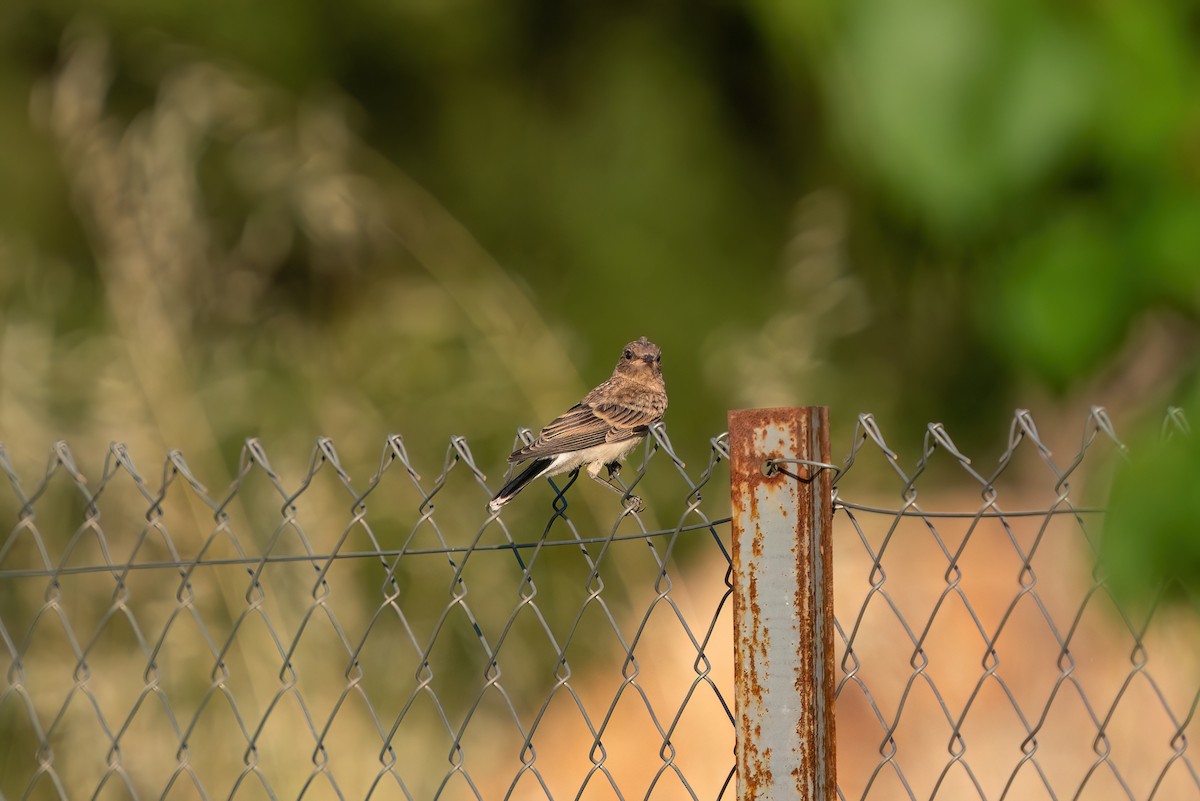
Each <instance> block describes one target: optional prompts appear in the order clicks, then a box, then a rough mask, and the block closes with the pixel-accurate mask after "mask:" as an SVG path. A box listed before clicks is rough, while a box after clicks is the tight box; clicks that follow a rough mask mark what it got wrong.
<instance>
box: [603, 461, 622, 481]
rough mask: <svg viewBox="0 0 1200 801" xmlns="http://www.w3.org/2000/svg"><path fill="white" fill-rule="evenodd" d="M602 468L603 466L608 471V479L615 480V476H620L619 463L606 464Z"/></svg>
mask: <svg viewBox="0 0 1200 801" xmlns="http://www.w3.org/2000/svg"><path fill="white" fill-rule="evenodd" d="M604 466H605V468H607V469H608V477H609V478H616V477H617V476H619V475H621V463H620V462H609V463H608V464H606V465H604Z"/></svg>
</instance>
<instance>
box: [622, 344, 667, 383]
mask: <svg viewBox="0 0 1200 801" xmlns="http://www.w3.org/2000/svg"><path fill="white" fill-rule="evenodd" d="M615 372H616V373H618V374H620V375H623V376H626V377H628V378H632V379H634V380H636V381H643V382H645V381H653V380H658V381H661V380H662V351H661V350H659V349H658V345H655V344H654V343H653V342H651V341H650V340H648V339H646V338H645V337H642V338H641V339H635V340H634V341H633V342H630V343H629V344H628V345H626V346H625V350H623V351H621V358H620V359H618V360H617V369H616V370H615Z"/></svg>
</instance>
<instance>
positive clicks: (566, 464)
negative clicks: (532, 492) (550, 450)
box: [542, 437, 642, 477]
mask: <svg viewBox="0 0 1200 801" xmlns="http://www.w3.org/2000/svg"><path fill="white" fill-rule="evenodd" d="M641 441H642V438H641V437H639V438H637V439H627V440H625V441H623V442H611V443H609V442H606V443H604V444H603V445H593V446H592V447H590V448H584V449H583V450H581V451H575V452H573V453H561V454H559V455H558V456H555V457H554V461H553V462H551V463H550V466H549V467H548V468H547V469H546V472H545V473H543V474H542V475H547V476H556V475H558V474H559V473H566V472H569V471H571V470H574V469H575V468H577V467H583V466H584V465H587V471H588V475H590V476H593V477H594V476H596V475H599V473H600V470H601V469H602V468H603V467H604V465H606V464H609V463H611V462H618V461H620V460H622V459H624V458H625V457H626V456H627V455H628V454H629V452H630V451H631V450H633V449H634V448H636V447H637V445H638V443H639V442H641Z"/></svg>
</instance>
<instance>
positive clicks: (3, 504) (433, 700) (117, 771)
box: [0, 426, 734, 799]
mask: <svg viewBox="0 0 1200 801" xmlns="http://www.w3.org/2000/svg"><path fill="white" fill-rule="evenodd" d="M528 436H529V433H528V432H521V437H523V438H525V439H527V438H528ZM708 450H709V457H708V461H707V464H706V465H705V466H704V467H703V469H701V470H699V471H692V472H690V473H689V472H688V470H687V469H686V468H685V465H684V463H683V462H682V461H681V460H680V459H679V458H678V457H677V456H676V455H675V452H674V450H673V448H672V446H671V443H670V441H669V439H668V438H667V434H666V431H665V429H663V428H662V427H661V426H659V427H656V428H655V429H654V431H653V436H652V437H651V438H650V440H649V442H648V445H647V448H646V450H645V453H644V458H643V459H642V460H641V464H640V466H638V467H636V468H635V469H634V470H632V471H631V470H630V468H629V467H627V468H626V474H629V473H631V472H632V473H633V475H632V477H631V486H634V485H641V486H642V487H643V489H640V490H639V492H641V493H642V494H643V495H644V496H645V497H646V498H647V499H649V500H651V501H652V502H653V503H654V504H655V505H654V506H652V507H651V508H650V509H648V510H647V512H642V513H638V512H634V511H632V510H627V509H623V508H622V507H621V506H620V504H619V503H613V505H612V506H611V507H600V506H599V502H600V501H611V500H612V499H611V498H604V499H592V500H594V501H595V502H596V503H597V507H598V508H604V509H605V511H604V512H603V513H604V514H607V515H608V517H609V524H608V525H607V526H606V528H602V529H600V530H599V531H598V532H591V533H589V534H588V535H586V536H585V534H584V533H583V530H581V526H582V524H581V523H579V522H578V521H579V519H584V520H588V519H591V516H590V515H588V514H587V513H586V509H581V510H579V511H581V512H582V514H577V513H576V511H577V510H576V505H577V504H578V503H583V502H584V501H583V500H581V499H587V497H588V491H587V489H586V488H583V487H580V488H578V489H577V490H576V491H575V492H570V491H569V486H570V483H571V482H570V480H568V483H567V484H565V485H562V484H560V485H551V486H553V487H554V489H555V490H556V491H555V492H548V491H546V488H545V485H544V484H543V485H542V487H541V488H539V490H537V491H535V490H534V489H532V488H531V489H530V490H529V491H527V492H526V493H525V495H523V496H522V498H521V499H520V502H514V503H513V504H511V505H510V506H509V507H507V508H506V509H505V510H504V513H503V515H502V516H497V515H492V514H488V513H487V511H486V508H485V506H486V501H487V499H488V497H489V495H490V492H489V484H488V482H487V480H486V478H485V476H484V474H483V472H482V471H481V470H480V468H479V466H478V465H477V464H476V462H475V460H474V457H473V456H472V454H471V450H470V447H469V444H468V443H467V441H466V440H464V439H462V438H461V437H455V438H453V439H452V441H451V443H450V445H449V447H448V449H447V451H446V455H445V459H444V462H443V465H442V468H441V470H440V472H439V473H438V474H437V475H436V477H435V478H433V480H431V481H426V480H423V479H422V477H421V475H420V474H419V473H418V471H417V470H416V469H415V467H414V463H413V461H412V460H410V458H409V455H408V453H407V452H406V450H405V445H404V441H403V439H402V438H401V437H399V436H393V437H390V438H389V439H388V441H387V443H386V446H385V449H384V453H383V457H382V460H381V462H380V466H379V469H378V471H377V472H376V474H375V475H374V476H373V477H372V478H371V479H370V480H368V481H367V482H366V483H365V484H356V482H355V481H354V480H352V478H351V476H350V475H349V473H348V472H347V471H346V470H345V469H343V467H342V465H341V463H340V461H339V458H338V454H337V451H336V449H335V447H334V444H333V442H331V441H330V440H328V439H321V440H319V441H318V443H317V445H316V448H315V449H314V451H313V455H312V459H311V462H310V463H309V465H308V468H307V470H306V471H304V473H303V476H302V478H301V479H300V480H299V482H298V483H297V484H295V485H289V484H288V482H287V481H285V480H284V479H283V478H282V477H281V475H280V473H278V472H276V471H275V470H274V469H273V468H272V466H271V464H270V461H269V460H268V458H267V454H266V452H265V451H264V449H263V447H262V446H261V444H260V443H258V442H256V441H254V440H251V441H249V442H247V444H246V445H245V448H244V449H243V451H242V454H241V460H240V465H239V467H238V471H237V474H236V477H235V479H234V480H233V482H232V485H231V486H230V487H229V489H228V490H226V491H225V492H224V493H221V494H212V493H210V492H209V491H208V490H207V489H206V488H205V486H204V485H203V484H202V483H201V482H200V480H199V479H198V477H197V476H196V475H194V474H193V472H192V470H191V469H190V468H189V466H188V464H187V462H186V461H185V459H184V457H183V455H182V454H179V453H172V454H170V455H169V457H168V458H167V460H166V463H165V464H164V465H163V467H162V470H161V479H160V480H158V481H154V480H152V476H151V474H147V473H143V472H141V471H140V470H139V469H138V468H137V467H136V466H135V464H134V461H133V456H132V455H131V454H130V453H129V452H128V450H127V449H126V448H125V447H124V446H122V445H120V444H113V445H112V446H111V447H110V449H109V451H108V453H107V457H106V459H105V462H104V466H103V468H102V470H101V471H100V474H99V476H98V477H97V478H89V477H88V476H87V475H85V473H84V471H83V470H82V469H81V468H80V467H79V465H78V464H77V462H76V460H75V456H74V454H73V453H72V452H71V450H70V449H69V448H68V446H67V445H65V444H63V443H59V444H57V445H55V446H54V448H53V451H52V453H51V455H50V459H49V464H48V467H47V469H46V471H45V473H44V475H42V476H40V477H38V479H37V480H36V481H34V482H30V484H31V486H30V487H29V489H26V488H25V487H26V482H25V481H23V480H22V478H21V477H20V476H19V475H18V471H17V470H16V469H15V468H14V466H13V461H12V459H11V458H10V455H9V454H8V453H7V452H4V451H3V450H2V449H0V470H3V471H4V472H5V474H6V475H7V477H8V489H9V492H8V494H7V495H6V496H5V497H3V498H0V511H2V512H3V513H4V514H5V515H6V516H7V517H8V519H9V520H10V521H13V523H12V524H11V525H12V527H11V530H10V531H9V533H8V535H7V537H6V539H5V540H4V541H3V545H2V546H0V642H2V643H3V653H4V658H5V659H6V661H7V665H5V666H4V667H5V670H4V675H5V678H6V684H5V686H4V688H3V692H2V693H0V742H3V747H0V798H36V799H43V798H45V799H75V798H99V797H109V796H112V797H116V798H126V797H128V798H135V799H137V798H198V799H208V798H234V797H237V798H242V797H255V798H258V797H264V798H269V799H276V798H316V797H320V798H337V799H343V798H388V799H391V798H397V799H429V798H454V799H458V798H476V799H484V798H487V799H493V798H519V799H536V798H546V799H549V798H572V797H606V798H612V797H616V798H626V797H629V798H640V797H648V798H649V797H653V798H692V799H700V798H704V799H713V798H722V797H724V798H728V797H732V792H733V790H732V777H733V764H734V760H733V739H734V734H733V726H732V712H731V710H730V707H729V701H728V698H729V687H730V685H731V682H732V667H731V657H730V655H729V654H728V650H729V648H728V643H729V642H730V640H731V630H730V626H731V623H730V612H729V609H728V606H729V596H730V593H729V548H728V537H729V525H728V523H729V520H728V517H727V516H726V517H724V518H721V517H719V516H717V517H714V516H713V515H712V514H711V513H710V512H709V511H708V506H712V505H713V504H711V503H708V504H705V503H704V501H703V498H702V496H701V490H703V489H705V488H706V487H707V486H708V485H709V484H710V482H711V481H712V480H713V477H714V474H715V473H719V471H720V470H721V469H723V467H722V462H723V461H724V460H725V459H726V458H727V456H728V451H727V449H726V445H725V442H724V440H723V439H721V438H718V439H715V440H713V441H712V442H711V443H710V447H709V449H708ZM156 472H157V471H156ZM492 483H493V484H495V482H492ZM585 483H586V482H585ZM497 486H498V485H497ZM715 486H716V489H715V491H714V493H713V494H714V496H715V499H716V501H717V503H716V504H715V508H718V509H725V510H727V508H728V507H727V501H725V500H724V496H726V495H727V489H726V488H727V478H726V479H719V480H718V481H717V482H716V485H715ZM538 492H541V493H542V495H541V497H540V498H539V497H538ZM547 514H548V515H549V516H548V517H547ZM684 564H686V565H687V569H688V577H689V582H691V583H689V584H686V585H685V584H683V583H681V582H680V570H681V566H682V565H684ZM698 578H699V581H697V579H698Z"/></svg>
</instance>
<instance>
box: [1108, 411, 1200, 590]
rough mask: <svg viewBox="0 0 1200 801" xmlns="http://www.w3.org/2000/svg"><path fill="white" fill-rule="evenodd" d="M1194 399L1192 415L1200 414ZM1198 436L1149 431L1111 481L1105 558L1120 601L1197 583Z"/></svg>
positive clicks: (1133, 444)
mask: <svg viewBox="0 0 1200 801" xmlns="http://www.w3.org/2000/svg"><path fill="white" fill-rule="evenodd" d="M1197 411H1200V410H1198V409H1197V407H1196V405H1195V404H1194V403H1193V404H1192V408H1191V409H1190V412H1191V415H1190V416H1191V418H1192V419H1197V418H1196V413H1197ZM1197 487H1200V440H1198V439H1197V438H1196V437H1194V436H1190V435H1189V436H1172V437H1168V438H1164V437H1163V436H1161V435H1160V434H1159V433H1158V432H1157V431H1154V432H1151V431H1149V430H1147V431H1146V432H1145V433H1144V434H1143V435H1142V436H1140V437H1138V438H1137V439H1135V440H1133V441H1132V442H1131V443H1130V457H1129V460H1128V461H1127V462H1126V463H1125V464H1124V465H1123V466H1122V468H1121V469H1120V470H1118V472H1117V475H1116V477H1115V479H1114V483H1113V490H1112V496H1111V500H1110V504H1109V512H1108V515H1107V520H1106V523H1105V529H1104V539H1103V546H1102V548H1101V558H1102V560H1103V563H1104V569H1105V573H1106V575H1107V576H1108V579H1109V583H1110V586H1111V587H1112V589H1113V591H1114V593H1115V594H1116V595H1117V596H1118V597H1119V598H1120V599H1122V600H1126V601H1135V602H1140V603H1142V604H1146V603H1149V602H1152V601H1153V599H1154V598H1155V597H1156V595H1157V594H1158V592H1159V590H1160V588H1163V587H1164V585H1165V588H1166V591H1167V592H1168V594H1170V595H1172V596H1174V595H1175V594H1177V593H1178V592H1179V591H1180V589H1181V588H1184V589H1185V591H1186V589H1191V590H1195V589H1198V588H1200V493H1198V492H1197V491H1196V488H1197Z"/></svg>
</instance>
